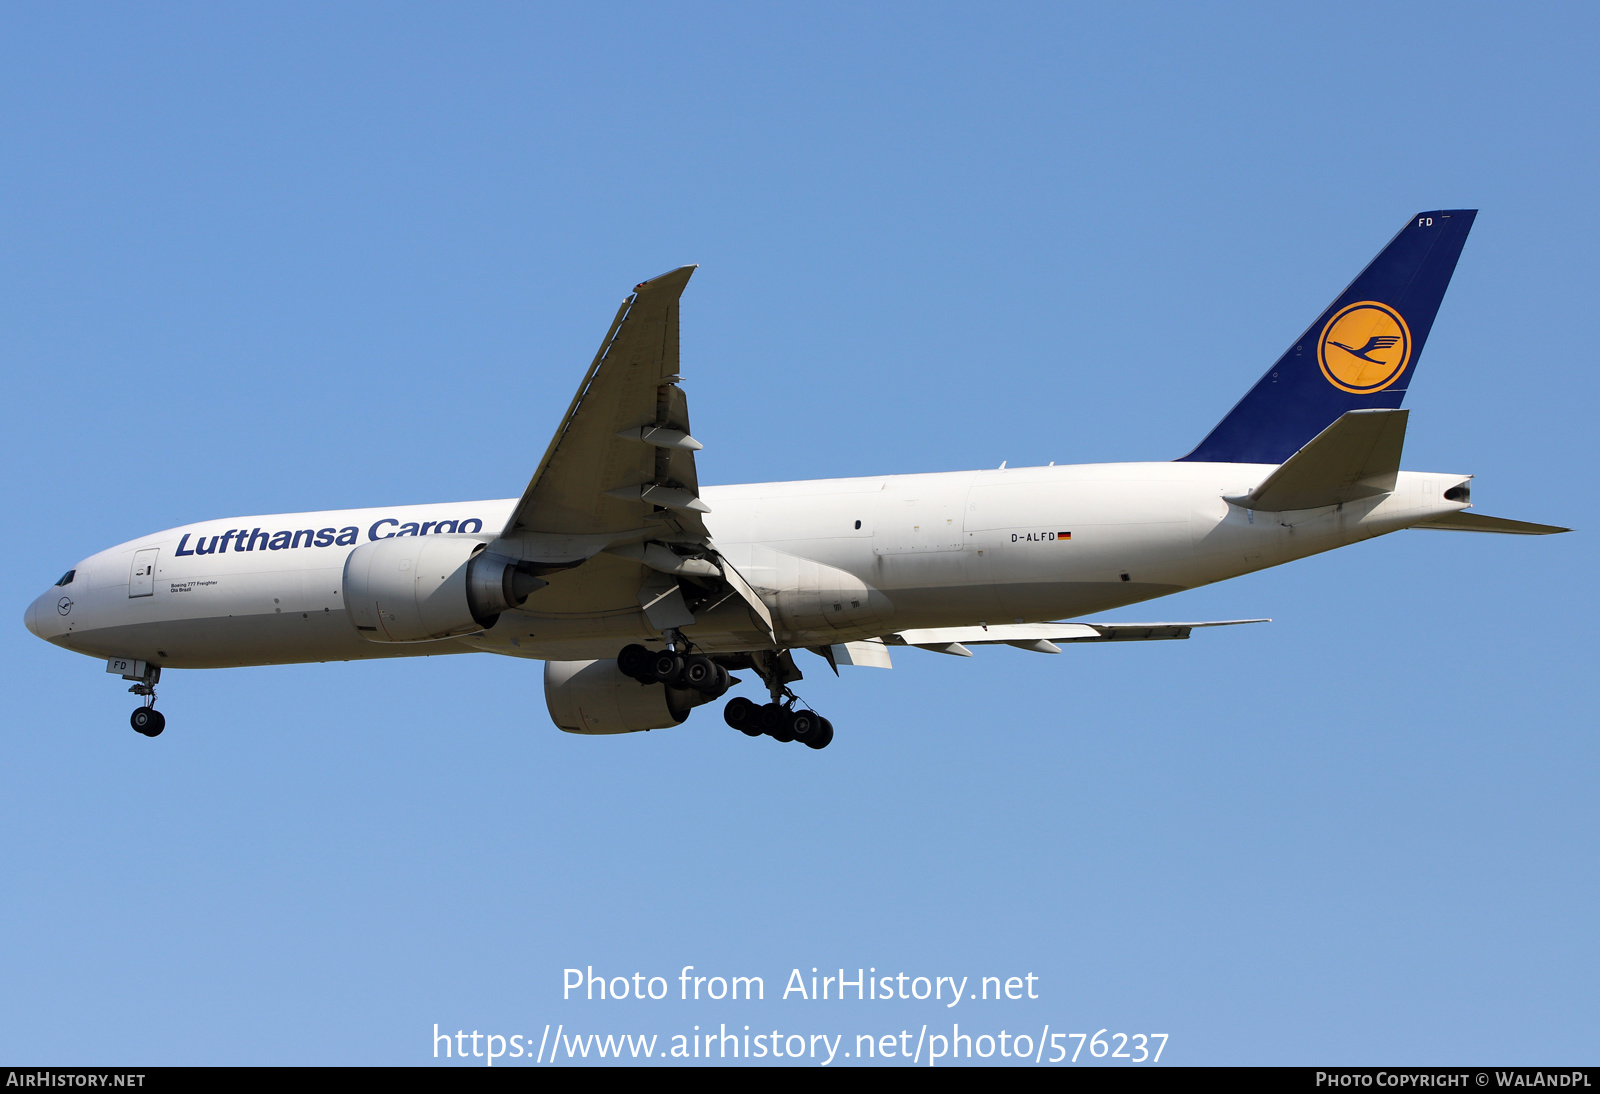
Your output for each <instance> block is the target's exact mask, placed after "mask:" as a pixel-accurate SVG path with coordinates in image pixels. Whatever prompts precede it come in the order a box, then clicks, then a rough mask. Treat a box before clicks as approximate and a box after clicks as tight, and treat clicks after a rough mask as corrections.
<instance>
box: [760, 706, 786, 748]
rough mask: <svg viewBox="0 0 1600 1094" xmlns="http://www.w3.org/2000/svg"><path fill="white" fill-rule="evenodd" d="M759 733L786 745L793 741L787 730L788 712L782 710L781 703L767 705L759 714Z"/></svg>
mask: <svg viewBox="0 0 1600 1094" xmlns="http://www.w3.org/2000/svg"><path fill="white" fill-rule="evenodd" d="M759 724H760V726H761V732H763V733H765V734H766V735H767V736H769V737H771V738H772V739H773V740H775V741H783V742H784V743H788V742H789V741H792V740H794V734H793V733H792V732H790V730H789V712H788V711H787V710H785V709H783V704H782V703H768V704H767V705H766V706H764V707H762V708H761V712H760V723H759Z"/></svg>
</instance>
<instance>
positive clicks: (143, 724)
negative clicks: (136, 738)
mask: <svg viewBox="0 0 1600 1094" xmlns="http://www.w3.org/2000/svg"><path fill="white" fill-rule="evenodd" d="M128 724H129V725H131V726H133V728H134V731H135V732H138V733H143V734H144V735H145V736H146V737H159V736H160V735H161V731H162V730H163V729H166V728H167V719H166V715H164V714H162V713H161V712H160V711H159V710H157V709H156V708H155V707H139V708H138V709H137V710H135V711H134V712H133V714H131V715H130V716H129V717H128Z"/></svg>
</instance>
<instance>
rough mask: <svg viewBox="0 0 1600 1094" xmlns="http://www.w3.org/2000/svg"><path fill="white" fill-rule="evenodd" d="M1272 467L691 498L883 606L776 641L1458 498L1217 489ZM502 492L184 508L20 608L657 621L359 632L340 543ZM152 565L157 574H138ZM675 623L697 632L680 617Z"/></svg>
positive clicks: (83, 634)
mask: <svg viewBox="0 0 1600 1094" xmlns="http://www.w3.org/2000/svg"><path fill="white" fill-rule="evenodd" d="M1272 470H1273V467H1271V466H1268V465H1254V464H1232V463H1220V464H1206V463H1183V462H1178V463H1125V464H1082V465H1075V466H1062V467H1054V466H1052V467H1027V468H1012V469H1001V470H996V471H964V472H952V473H946V474H929V475H896V476H883V477H874V478H859V479H822V480H814V481H807V482H785V483H759V484H751V485H741V486H724V487H706V488H704V489H703V490H702V492H701V496H702V498H703V499H704V501H705V502H706V503H707V504H708V505H709V506H710V508H711V512H710V514H709V515H707V516H706V518H705V522H706V525H707V526H708V527H709V529H710V531H711V534H712V538H713V542H714V543H715V545H716V547H717V549H718V550H719V551H720V552H721V553H722V554H723V556H724V557H726V558H727V559H728V560H729V561H730V562H731V563H732V564H733V565H734V566H735V567H737V568H738V569H739V570H740V572H741V573H743V574H744V575H745V577H746V579H747V580H748V581H749V582H750V584H751V585H752V586H754V587H755V588H756V589H757V591H758V592H760V593H761V595H762V597H763V599H767V598H768V597H769V596H774V597H776V596H779V595H781V594H782V592H783V587H782V584H783V581H784V580H785V578H784V575H785V574H786V573H793V572H796V571H795V568H794V564H795V560H809V561H810V562H813V563H821V564H823V565H824V566H826V567H833V568H836V569H837V570H842V571H845V572H846V573H847V574H850V575H853V576H854V577H855V578H857V579H859V580H860V581H861V582H863V583H865V584H866V585H867V586H869V587H871V588H872V589H873V590H876V591H877V592H880V593H881V594H883V597H886V598H887V601H888V603H889V605H891V608H890V609H888V610H890V611H891V612H892V614H891V615H890V617H889V619H888V621H887V622H885V620H884V619H883V618H881V617H880V618H876V619H870V620H856V621H847V622H844V623H842V624H841V626H839V627H838V628H836V629H835V633H828V634H823V635H820V636H819V635H818V634H817V633H816V632H806V633H804V634H790V635H787V636H786V635H784V634H782V633H780V634H779V636H778V637H779V644H780V645H814V644H816V643H817V641H818V640H819V637H820V638H823V639H826V640H831V641H836V642H843V641H849V640H853V639H857V638H866V637H872V636H874V635H881V634H884V633H888V632H889V631H893V630H899V629H903V628H910V627H952V626H970V625H974V624H978V623H992V622H1001V623H1012V622H1038V621H1044V620H1059V619H1067V618H1072V617H1075V616H1081V615H1084V614H1085V613H1088V612H1099V611H1105V610H1107V609H1111V608H1116V607H1119V606H1122V605H1126V604H1131V603H1134V602H1137V601H1142V600H1149V599H1151V598H1153V597H1158V596H1164V595H1166V594H1168V593H1175V592H1179V591H1181V590H1183V589H1189V588H1194V587H1195V586H1199V585H1205V584H1209V583H1211V582H1215V581H1221V580H1223V579H1225V578H1229V577H1234V576H1237V575H1239V574H1244V573H1248V572H1250V571H1253V570H1259V569H1262V568H1264V567H1267V566H1275V565H1278V564H1280V563H1284V562H1288V561H1291V560H1293V559H1296V558H1303V557H1305V556H1307V555H1312V554H1316V553H1318V552H1321V551H1327V550H1330V549H1332V548H1334V547H1340V546H1343V545H1345V544H1348V543H1353V542H1356V541H1357V540H1362V539H1368V538H1371V537H1372V536H1376V535H1382V534H1384V533H1386V532H1392V531H1396V530H1398V529H1401V528H1405V527H1408V526H1410V525H1413V524H1416V523H1419V522H1421V521H1424V520H1427V519H1429V518H1431V517H1437V516H1439V515H1441V514H1444V513H1450V512H1454V511H1456V510H1459V509H1462V508H1465V503H1464V502H1462V503H1458V502H1453V501H1447V500H1445V499H1444V493H1445V491H1446V490H1447V489H1449V488H1450V487H1452V486H1455V485H1457V484H1459V483H1461V482H1463V481H1465V479H1466V476H1462V475H1444V474H1421V473H1414V472H1402V473H1401V474H1400V477H1399V481H1398V482H1397V484H1396V486H1395V489H1394V491H1393V492H1392V493H1390V494H1387V495H1385V496H1383V497H1378V498H1370V499H1366V500H1363V501H1359V502H1351V503H1347V504H1345V505H1343V506H1337V507H1325V508H1321V509H1310V510H1304V511H1299V512H1291V513H1252V512H1250V511H1248V510H1246V509H1243V508H1240V507H1238V506H1236V505H1232V504H1229V503H1228V502H1227V501H1225V500H1223V499H1224V498H1225V497H1228V496H1233V497H1238V496H1242V495H1245V494H1247V493H1248V492H1249V491H1250V490H1251V489H1252V488H1253V487H1255V486H1256V485H1257V484H1258V483H1260V482H1261V481H1262V480H1263V479H1265V478H1266V476H1267V475H1268V474H1270V473H1271V471H1272ZM515 504H516V503H515V501H513V500H503V501H481V502H451V503H446V504H441V505H413V506H403V507H396V508H383V509H350V510H339V511H330V512H321V513H295V514H277V515H269V516H259V517H237V518H232V519H229V520H214V521H204V522H201V523H198V524H191V525H185V526H183V527H181V528H173V529H169V530H167V531H164V532H158V533H156V534H154V535H149V536H144V537H142V538H140V539H136V540H130V541H129V542H127V543H123V544H119V545H118V546H116V547H112V548H110V549H109V550H105V551H101V552H100V553H98V554H95V555H92V556H90V557H89V558H86V559H84V560H83V561H82V562H80V563H78V565H77V566H76V567H75V571H76V572H75V576H74V578H73V580H72V582H71V583H70V584H69V585H65V586H56V587H52V588H51V589H49V590H47V591H46V592H45V593H43V594H42V595H41V596H40V597H39V598H38V599H37V600H36V601H35V602H34V603H33V604H32V605H31V606H30V607H29V608H28V613H27V625H28V628H29V629H30V630H32V631H33V632H34V633H35V634H37V635H39V636H40V637H42V638H46V639H48V640H50V641H52V642H55V643H56V644H58V645H61V646H63V647H65V648H68V649H71V650H75V651H78V652H80V653H84V654H88V655H91V656H96V657H108V658H109V657H126V658H133V659H138V660H143V661H147V662H149V663H151V664H154V665H160V666H163V667H170V668H219V667H227V666H238V665H263V664H284V663H291V662H305V661H340V660H353V659H357V658H369V657H395V656H417V655H426V654H439V653H458V652H459V653H464V652H470V651H473V650H488V651H491V652H496V653H503V654H509V655H512V656H521V657H532V658H538V659H547V660H577V659H582V658H598V657H609V656H614V655H615V653H616V651H617V650H618V649H619V648H620V647H621V646H622V645H624V644H625V643H627V642H632V641H640V640H645V639H650V638H659V634H658V633H657V632H656V631H655V630H654V629H652V628H651V626H650V624H649V623H648V622H647V620H646V619H645V617H644V615H643V614H642V613H641V612H639V611H637V610H633V609H632V608H631V606H630V607H627V608H626V609H625V610H624V609H619V610H615V611H606V612H600V613H594V612H587V613H584V612H561V611H545V610H543V609H542V606H541V604H540V601H539V596H540V594H538V593H536V594H534V596H533V597H531V598H530V600H529V601H528V603H527V604H526V605H525V606H524V607H525V610H524V611H513V612H506V613H505V614H504V615H502V617H501V618H500V621H499V622H498V623H497V624H496V625H495V627H493V628H492V629H491V630H489V631H486V632H482V633H479V634H475V635H467V636H464V637H460V638H452V639H445V640H440V641H435V642H423V643H412V644H392V643H381V642H374V641H370V640H368V639H367V638H364V637H363V636H362V635H361V634H360V633H358V632H357V630H356V629H355V627H354V625H353V624H352V623H351V621H350V619H349V617H348V615H347V614H346V611H345V606H344V602H343V575H344V564H345V559H346V556H347V555H348V554H349V552H350V551H351V550H352V549H353V548H354V547H355V546H357V545H359V544H361V543H367V542H370V541H372V540H375V539H379V538H385V537H388V536H400V535H418V534H439V533H440V532H441V531H442V532H443V533H444V534H452V533H453V534H463V533H479V534H487V536H489V537H492V536H493V534H494V533H496V532H498V531H499V530H500V529H501V528H502V527H503V526H504V525H505V523H506V521H507V518H508V517H509V515H510V513H511V511H512V508H513V506H514V505H515ZM1069 533H1070V536H1069ZM241 538H242V540H243V545H244V548H245V549H243V550H241V549H240V543H241ZM152 552H153V553H152ZM585 565H589V564H587V563H586V564H585ZM147 566H148V567H151V569H150V572H148V573H145V572H142V571H143V570H144V568H145V567H147ZM813 569H815V567H813ZM136 571H141V572H136ZM685 633H688V634H690V635H691V636H692V635H693V630H692V628H686V632H685ZM711 652H715V650H712V651H711Z"/></svg>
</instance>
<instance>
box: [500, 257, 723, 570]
mask: <svg viewBox="0 0 1600 1094" xmlns="http://www.w3.org/2000/svg"><path fill="white" fill-rule="evenodd" d="M694 271H695V267H693V266H683V267H680V268H679V269H676V270H673V271H672V272H670V273H665V274H662V275H661V276H660V277H656V278H652V279H651V280H649V281H644V282H641V283H640V284H639V285H637V286H636V287H635V288H634V290H633V295H631V296H629V297H628V298H627V299H626V300H624V301H623V302H622V307H621V308H619V309H618V310H617V317H616V319H615V320H613V321H612V323H611V329H610V330H609V331H607V332H606V337H605V341H604V342H602V343H601V345H600V351H599V352H598V353H596V354H595V358H594V363H593V364H592V365H590V366H589V372H588V374H587V375H586V376H584V378H583V383H581V384H579V385H578V393H577V394H576V395H575V396H573V399H572V405H571V406H570V407H568V408H567V413H566V417H564V418H563V419H562V421H561V426H560V428H558V429H557V430H556V435H555V436H554V437H553V438H551V441H550V447H549V448H548V449H546V450H545V454H544V459H542V460H541V461H539V468H538V470H536V471H535V472H534V473H533V478H532V479H531V480H530V481H529V483H528V488H527V489H526V490H524V491H523V492H522V500H521V501H520V502H518V504H517V508H516V510H515V511H514V512H513V513H512V514H511V518H510V519H509V520H508V521H507V523H506V527H505V531H503V532H502V533H501V537H502V538H503V539H507V540H513V539H531V540H532V541H533V542H534V543H537V542H538V537H541V536H548V535H555V536H563V537H573V536H593V537H605V536H614V535H616V534H618V533H625V532H631V531H635V530H640V529H644V528H646V527H647V526H649V527H660V528H661V529H663V530H666V531H668V532H670V533H675V534H683V535H688V536H691V537H697V538H700V539H704V538H705V536H706V528H705V525H704V524H703V523H701V520H700V514H701V513H703V512H707V511H708V510H707V509H706V506H705V504H704V503H703V502H701V501H700V499H699V496H698V495H699V491H700V485H699V482H698V480H697V479H696V477H695V468H694V453H695V451H696V450H698V449H699V448H700V445H699V443H698V442H696V441H695V440H694V439H693V438H692V437H690V436H689V407H688V403H687V401H686V400H685V398H684V394H683V389H682V388H680V387H679V386H678V380H679V379H681V377H680V376H679V375H678V298H679V296H681V295H682V294H683V289H684V286H686V285H687V284H688V283H689V278H690V276H691V275H692V274H693V273H694ZM529 533H532V534H533V535H532V536H529Z"/></svg>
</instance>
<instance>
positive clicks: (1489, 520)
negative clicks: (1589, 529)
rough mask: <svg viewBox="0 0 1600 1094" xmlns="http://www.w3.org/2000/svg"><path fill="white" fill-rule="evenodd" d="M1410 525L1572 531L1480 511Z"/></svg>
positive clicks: (1516, 532) (1472, 529)
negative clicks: (1486, 514)
mask: <svg viewBox="0 0 1600 1094" xmlns="http://www.w3.org/2000/svg"><path fill="white" fill-rule="evenodd" d="M1411 527H1413V528H1436V529H1438V530H1439V531H1441V532H1500V533H1503V534H1505V535H1511V536H1553V535H1555V534H1556V533H1557V532H1570V531H1572V529H1571V528H1558V527H1556V526H1555V525H1554V524H1530V523H1528V522H1527V521H1525V520H1507V519H1506V518H1505V517H1486V516H1484V515H1483V514H1481V513H1447V514H1445V515H1444V516H1442V517H1434V518H1433V519H1432V520H1425V521H1423V522H1422V523H1421V524H1413V525H1412V526H1411Z"/></svg>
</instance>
